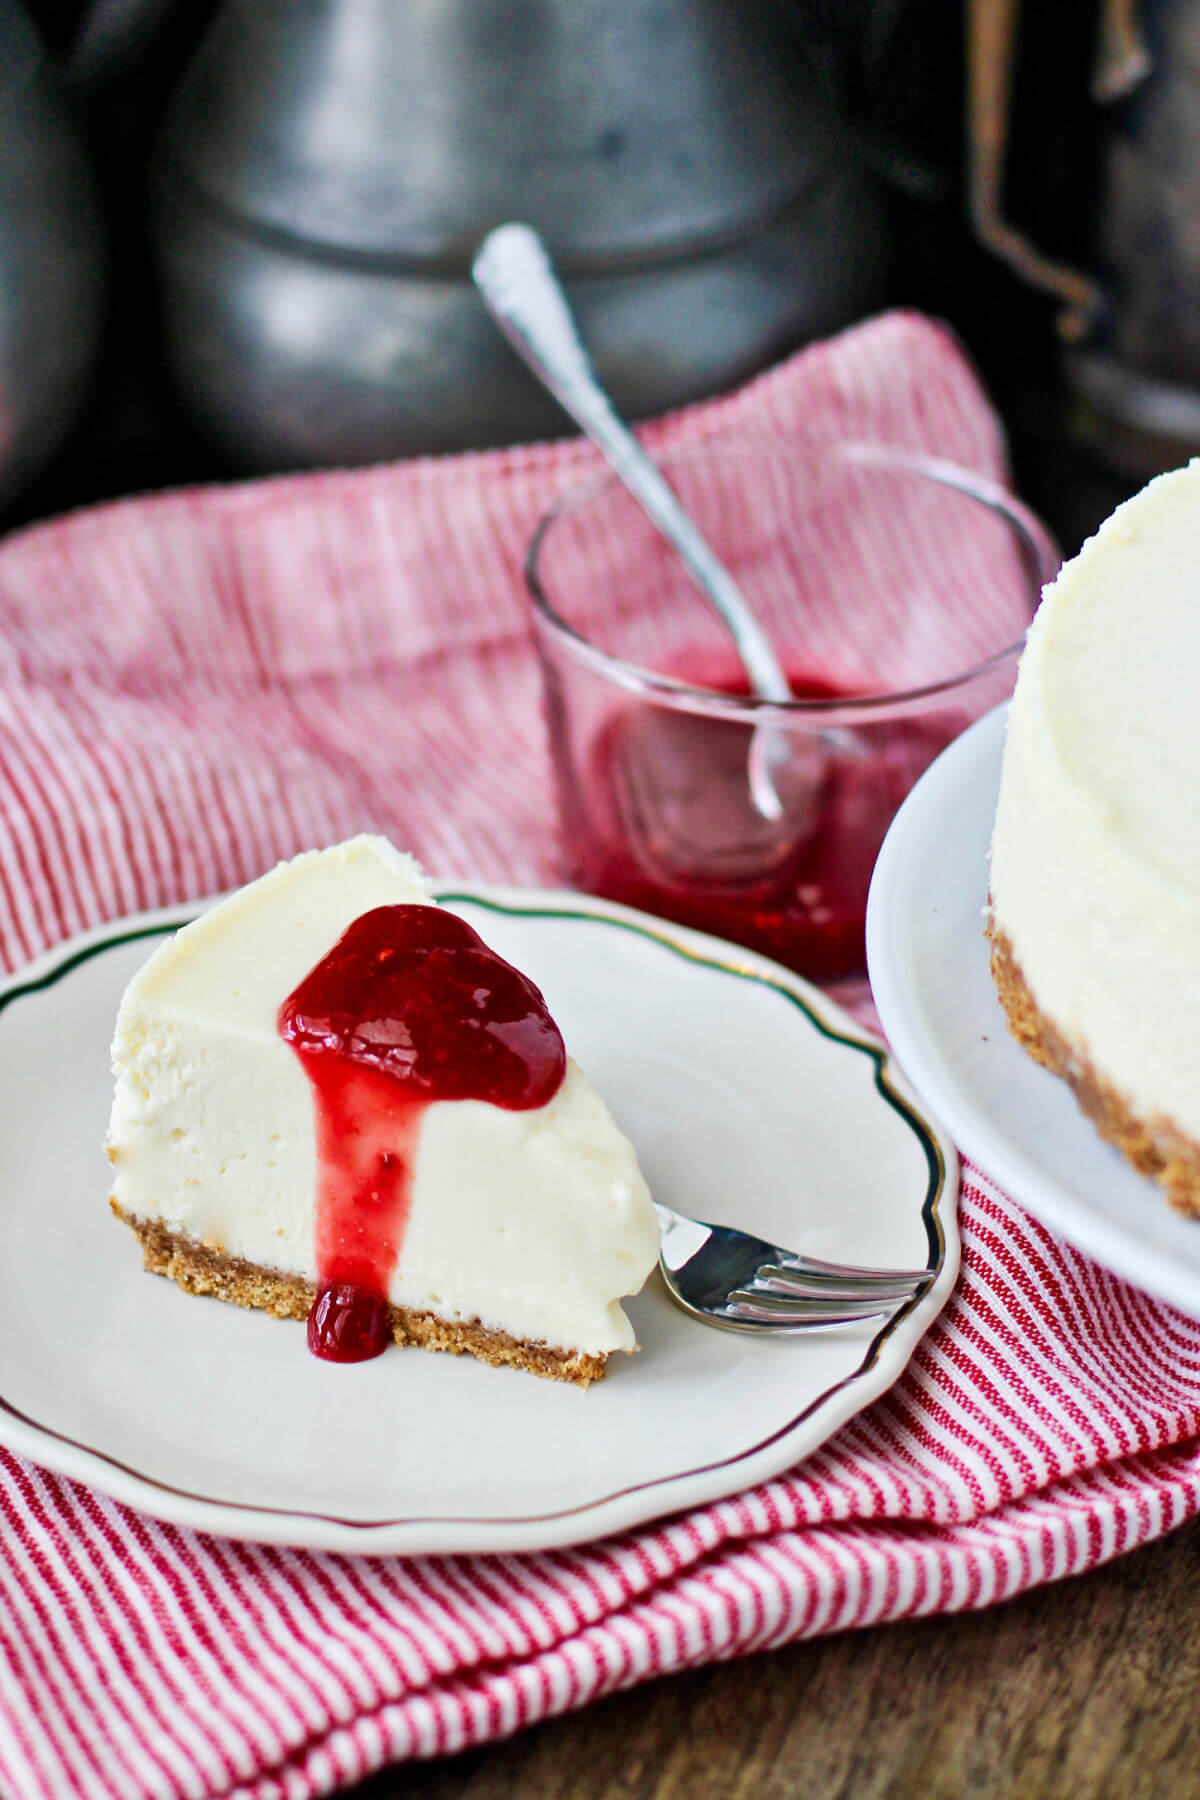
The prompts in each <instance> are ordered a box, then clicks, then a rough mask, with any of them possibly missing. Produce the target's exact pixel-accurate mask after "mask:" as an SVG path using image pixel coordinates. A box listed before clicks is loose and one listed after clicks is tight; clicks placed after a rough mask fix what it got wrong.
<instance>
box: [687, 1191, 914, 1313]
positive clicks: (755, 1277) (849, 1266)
mask: <svg viewBox="0 0 1200 1800" xmlns="http://www.w3.org/2000/svg"><path fill="white" fill-rule="evenodd" d="M654 1211H655V1213H656V1215H657V1217H658V1229H659V1251H658V1266H659V1268H660V1270H661V1271H662V1277H663V1280H664V1281H665V1282H666V1284H667V1288H668V1291H669V1292H670V1294H671V1297H672V1298H673V1299H674V1300H675V1301H677V1302H678V1304H679V1305H680V1306H681V1307H682V1308H683V1310H684V1311H685V1312H689V1313H691V1314H692V1316H693V1317H694V1318H697V1319H703V1320H704V1322H705V1323H706V1324H708V1325H719V1326H722V1327H723V1328H724V1329H725V1330H727V1331H824V1330H829V1329H831V1328H832V1327H834V1326H837V1325H850V1324H857V1323H858V1322H859V1321H860V1320H862V1319H874V1318H880V1317H882V1316H884V1315H885V1314H887V1313H890V1312H893V1311H895V1309H896V1308H897V1307H899V1306H903V1305H905V1304H906V1303H907V1302H908V1301H910V1300H912V1299H913V1298H914V1297H915V1296H916V1295H917V1294H918V1293H920V1291H921V1290H922V1288H924V1287H925V1286H927V1285H928V1283H930V1282H931V1281H932V1280H933V1279H934V1277H935V1276H936V1274H937V1270H936V1269H928V1268H926V1269H870V1268H860V1267H858V1266H857V1265H855V1264H853V1263H830V1262H821V1261H819V1260H818V1259H817V1258H816V1257H812V1256H797V1255H795V1254H794V1253H793V1252H792V1251H791V1250H785V1249H783V1248H782V1246H780V1245H779V1244H768V1243H767V1242H766V1240H765V1239H764V1238H758V1237H752V1236H751V1235H750V1233H749V1232H746V1231H735V1230H734V1229H733V1228H732V1227H731V1226H729V1225H709V1224H706V1223H705V1222H704V1220H702V1219H689V1218H688V1217H687V1215H686V1214H685V1213H679V1212H674V1211H673V1210H672V1208H671V1207H669V1206H663V1205H661V1204H660V1203H659V1202H658V1201H657V1200H656V1201H655V1203H654Z"/></svg>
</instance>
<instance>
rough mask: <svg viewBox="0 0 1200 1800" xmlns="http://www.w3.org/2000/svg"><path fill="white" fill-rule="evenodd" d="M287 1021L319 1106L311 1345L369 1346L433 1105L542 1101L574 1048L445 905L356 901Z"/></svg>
mask: <svg viewBox="0 0 1200 1800" xmlns="http://www.w3.org/2000/svg"><path fill="white" fill-rule="evenodd" d="M279 1033H280V1036H281V1037H282V1038H284V1039H285V1041H286V1042H287V1043H289V1044H290V1045H291V1046H292V1049H293V1050H294V1051H295V1053H296V1055H297V1056H298V1057H299V1058H300V1062H301V1065H302V1067H303V1069H304V1072H305V1074H306V1075H307V1076H308V1079H309V1082H310V1083H311V1086H312V1093H313V1107H314V1112H315V1119H316V1135H317V1211H316V1230H315V1246H314V1247H315V1251H316V1264H317V1298H316V1300H315V1301H314V1303H313V1307H312V1311H311V1312H310V1313H309V1317H308V1347H309V1349H310V1350H311V1351H312V1352H313V1354H314V1355H316V1356H320V1357H324V1358H326V1359H327V1360H328V1361H330V1362H362V1361H365V1360H366V1358H368V1357H371V1356H378V1355H379V1353H380V1351H381V1350H383V1349H385V1348H386V1346H387V1345H388V1343H390V1341H391V1330H390V1327H389V1324H388V1302H387V1291H388V1283H389V1281H390V1279H391V1275H392V1271H393V1270H394V1269H395V1266H396V1260H397V1258H398V1257H399V1254H400V1248H401V1245H402V1244H403V1242H404V1232H405V1228H406V1226H407V1224H408V1215H409V1211H410V1209H411V1206H412V1182H413V1168H414V1165H415V1160H416V1153H417V1140H418V1137H419V1135H420V1130H421V1120H422V1118H423V1116H424V1113H425V1109H426V1107H427V1106H429V1105H431V1104H432V1103H433V1101H435V1100H486V1101H490V1102H491V1104H492V1105H493V1106H503V1107H505V1108H507V1109H508V1110H509V1111H512V1112H524V1111H527V1110H529V1109H530V1108H532V1107H535V1106H544V1105H545V1104H546V1102H547V1101H549V1100H551V1099H552V1098H553V1097H554V1095H555V1093H556V1092H557V1091H558V1087H559V1084H560V1083H561V1081H562V1078H563V1073H564V1070H565V1068H566V1053H565V1051H564V1050H563V1042H562V1038H561V1037H560V1036H559V1034H558V1028H557V1026H556V1025H555V1023H554V1021H553V1020H552V1019H551V1017H550V1015H549V1013H548V1012H547V1011H546V1004H545V1001H544V1000H543V999H542V996H541V994H540V993H539V992H538V990H537V988H535V987H534V985H533V983H532V982H531V981H528V980H527V979H526V978H525V976H524V975H521V974H519V973H518V971H517V970H516V969H514V968H512V967H511V965H510V964H508V963H506V962H504V961H503V960H502V958H500V957H499V956H496V955H495V954H494V952H493V951H491V950H489V949H488V948H487V946H486V944H484V943H483V942H482V940H481V939H480V937H479V935H478V933H477V932H475V931H473V930H472V928H471V927H470V926H469V925H468V924H466V922H465V921H464V920H462V919H459V918H457V917H456V916H455V915H454V914H453V913H449V912H443V911H442V910H441V909H440V907H436V906H419V905H418V906H379V907H376V908H375V909H374V911H372V912H368V913H363V915H362V917H361V918H358V919H356V920H355V921H354V923H353V924H352V925H351V926H350V928H349V930H348V931H347V932H346V933H345V935H344V936H343V937H342V938H341V939H340V940H339V942H338V943H336V944H335V945H334V947H333V949H332V950H331V951H330V952H329V954H328V956H325V957H323V958H322V960H321V961H320V962H319V963H318V964H317V966H316V968H315V969H313V970H312V971H311V973H310V974H308V975H306V976H305V978H304V980H303V981H302V982H301V983H300V985H299V987H298V988H297V989H296V990H295V992H294V993H293V994H291V995H290V996H289V997H288V999H287V1000H285V1001H284V1003H283V1005H282V1007H281V1008H280V1011H279Z"/></svg>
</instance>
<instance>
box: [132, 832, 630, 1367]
mask: <svg viewBox="0 0 1200 1800" xmlns="http://www.w3.org/2000/svg"><path fill="white" fill-rule="evenodd" d="M113 1071H114V1075H115V1078H116V1091H115V1097H114V1100H113V1110H112V1119H111V1123H110V1126H109V1137H108V1154H109V1157H110V1160H111V1162H112V1164H113V1169H114V1182H113V1190H112V1207H113V1210H114V1212H115V1213H116V1214H117V1216H118V1217H119V1218H121V1219H123V1220H124V1221H125V1222H126V1223H127V1224H128V1225H130V1226H131V1227H132V1228H133V1230H134V1231H135V1232H136V1234H137V1236H138V1237H139V1238H140V1240H141V1242H142V1246H143V1250H144V1254H145V1262H146V1267H147V1268H148V1269H151V1270H153V1271H155V1272H156V1273H158V1274H163V1275H169V1276H170V1277H172V1279H174V1280H175V1281H177V1282H178V1283H179V1285H180V1286H181V1287H183V1288H186V1289H187V1290H188V1291H189V1292H190V1293H196V1294H214V1295H216V1296H218V1297H219V1298H221V1299H224V1300H232V1301H234V1302H236V1303H237V1304H238V1305H241V1306H252V1307H261V1308H263V1309H265V1310H266V1311H268V1312H272V1313H275V1314H276V1315H278V1316H281V1317H289V1318H297V1319H307V1320H308V1337H309V1345H310V1348H312V1349H314V1350H315V1351H316V1352H317V1353H318V1354H319V1355H323V1356H327V1357H330V1358H332V1359H333V1360H340V1361H353V1360H360V1359H361V1358H362V1357H363V1356H367V1355H374V1354H376V1353H377V1352H378V1351H379V1350H380V1349H382V1348H383V1347H384V1345H385V1344H386V1343H388V1342H391V1341H392V1340H393V1339H394V1340H395V1341H396V1342H397V1343H416V1344H421V1345H423V1346H424V1347H425V1348H427V1349H434V1350H454V1351H464V1350H465V1351H469V1352H470V1353H471V1354H472V1355H474V1356H477V1357H479V1358H480V1359H481V1360H482V1361H484V1362H489V1363H497V1364H498V1363H511V1364H515V1365H517V1366H519V1367H521V1368H526V1369H530V1370H532V1371H534V1372H535V1373H537V1374H541V1375H548V1376H554V1377H557V1378H559V1379H563V1380H568V1381H574V1382H578V1383H580V1384H582V1385H585V1386H586V1385H587V1383H588V1382H590V1381H594V1380H596V1379H598V1378H599V1377H600V1376H601V1375H603V1373H604V1371H605V1364H606V1362H607V1359H608V1356H609V1354H610V1353H611V1352H612V1351H614V1350H633V1349H636V1347H637V1346H636V1341H635V1338H634V1334H633V1329H632V1327H631V1325H630V1323H629V1321H628V1319H627V1318H626V1316H625V1314H624V1312H623V1311H622V1308H621V1305H620V1299H621V1296H622V1295H626V1294H633V1293H636V1292H637V1290H638V1289H639V1288H640V1287H641V1286H642V1283H643V1282H644V1281H645V1279H646V1277H647V1275H648V1274H649V1273H650V1270H651V1269H652V1268H653V1267H654V1264H655V1262H656V1260H657V1255H658V1232H657V1227H656V1224H655V1219H654V1214H653V1210H652V1208H651V1204H650V1196H649V1193H648V1191H647V1188H646V1184H645V1182H644V1180H643V1179H642V1176H641V1173H640V1171H639V1169H638V1166H637V1160H636V1157H635V1155H634V1151H633V1148H632V1146H631V1145H630V1143H629V1141H628V1139H627V1138H626V1137H624V1136H623V1134H622V1133H621V1132H620V1131H619V1130H618V1128H617V1126H616V1124H615V1123H614V1121H613V1119H612V1117H611V1115H610V1114H609V1112H608V1110H607V1108H606V1107H605V1105H604V1103H603V1101H602V1100H601V1099H600V1097H599V1096H598V1095H597V1093H596V1092H595V1090H594V1088H593V1087H592V1086H591V1084H590V1082H589V1081H588V1079H587V1077H586V1076H585V1075H583V1074H582V1072H581V1071H580V1070H579V1069H578V1068H577V1067H576V1066H575V1064H574V1063H573V1062H572V1061H571V1060H570V1058H569V1057H568V1056H567V1055H566V1054H565V1051H564V1049H563V1044H562V1039H561V1037H560V1036H559V1033H558V1029H557V1027H556V1026H555V1024H554V1022H553V1020H552V1019H551V1018H550V1016H549V1014H548V1012H547V1011H546V1007H545V1003H544V1001H543V999H542V996H541V994H540V993H539V992H538V990H537V988H536V987H534V985H533V983H532V982H530V981H529V980H528V979H527V978H526V977H525V976H523V975H521V974H520V973H518V971H517V970H515V969H513V968H512V967H511V966H510V965H509V964H508V963H506V962H504V961H502V960H501V958H499V957H498V956H496V955H495V954H494V953H493V952H492V951H490V950H489V949H487V947H486V946H485V945H484V944H483V942H482V941H481V940H480V938H479V937H478V935H477V934H476V933H475V931H474V930H473V929H472V928H471V926H469V925H468V924H466V922H465V921H464V920H462V919H459V918H458V917H456V915H454V914H453V913H451V912H448V911H446V910H444V909H442V908H440V907H438V906H437V905H436V904H435V903H434V902H433V901H432V899H431V897H430V894H429V890H428V887H427V886H426V883H425V881H424V879H423V877H422V875H421V872H420V870H419V869H418V867H417V865H416V864H415V863H414V862H413V861H412V859H411V858H410V857H408V856H405V855H402V854H401V853H400V852H399V851H397V850H395V849H394V848H393V847H392V846H391V844H389V843H388V842H386V840H384V839H382V838H377V837H358V838H354V839H352V840H351V841H350V842H348V843H345V844H340V845H338V846H336V847H335V848H333V849H330V850H323V851H312V852H309V853H307V854H305V855H303V856H298V857H296V858H295V859H294V860H293V861H291V862H288V863H281V864H280V865H279V866H278V867H277V868H276V869H274V870H272V871H271V873H270V874H268V875H264V876H263V877H262V878H261V880H258V881H255V882H252V883H251V884H250V885H249V886H248V887H245V888H242V889H241V890H240V891H239V892H238V893H236V894H233V895H232V896H231V897H230V898H229V899H227V900H224V901H222V902H221V903H220V904H219V905H218V906H216V907H214V908H213V910H212V911H211V912H208V913H206V914H205V915H204V916H203V917H202V918H200V919H197V920H196V921H195V922H194V923H193V924H191V925H188V926H186V927H185V928H184V929H183V930H181V931H179V932H178V933H177V934H176V935H175V936H174V937H173V938H171V939H170V940H169V941H168V942H166V943H164V944H163V945H161V946H160V948H159V949H157V950H156V951H155V952H154V954H153V955H152V956H151V957H150V959H149V961H148V962H147V963H146V964H145V966H144V967H143V968H142V969H141V970H140V971H139V972H138V974H137V975H136V976H135V977H134V979H133V980H132V982H131V983H130V985H129V987H128V988H127V990H126V992H125V996H124V998H123V1000H122V1002H121V1007H120V1012H119V1014H118V1017H117V1026H116V1035H115V1038H114V1042H113Z"/></svg>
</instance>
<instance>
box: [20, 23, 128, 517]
mask: <svg viewBox="0 0 1200 1800" xmlns="http://www.w3.org/2000/svg"><path fill="white" fill-rule="evenodd" d="M102 255H103V251H102V242H101V229H100V222H99V206H98V203H97V200H96V196H95V192H94V189H93V186H92V182H91V180H90V178H89V175H88V170H87V167H86V164H85V161H84V156H83V152H82V149H81V148H80V145H79V143H78V141H77V140H76V137H75V134H74V131H73V130H72V128H71V124H70V120H69V118H68V116H67V112H66V109H65V107H64V106H63V104H62V101H61V97H60V94H59V91H58V84H57V81H56V79H55V75H54V72H53V71H52V70H51V68H50V66H49V64H48V61H47V59H46V57H45V55H44V54H43V52H42V48H41V46H40V44H39V43H38V40H37V38H36V36H35V34H34V31H33V27H32V26H31V25H30V23H29V21H28V19H27V18H26V17H25V15H24V13H23V12H22V11H21V8H20V7H19V5H18V4H17V0H0V505H3V504H5V503H6V502H7V501H8V500H10V499H11V497H12V496H13V495H14V494H15V493H16V492H17V491H18V490H19V489H20V488H21V487H23V486H24V485H25V483H26V482H27V481H29V480H30V478H31V477H32V476H33V475H34V474H36V473H37V471H38V469H39V468H41V466H42V465H43V463H45V462H46V460H47V459H48V458H49V457H50V456H51V454H52V453H53V452H54V450H56V449H57V447H58V445H59V443H60V442H61V441H62V439H63V438H64V437H65V435H66V433H67V431H68V429H69V428H70V425H71V423H72V421H73V420H74V418H75V415H76V413H77V411H78V410H79V407H80V405H81V403H82V401H83V399H84V397H85V395H86V391H87V378H88V374H89V371H90V368H91V365H92V361H93V358H94V355H95V352H96V346H97V343H98V340H99V335H100V328H101V324H102V308H103V286H104V283H103V267H102Z"/></svg>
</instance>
